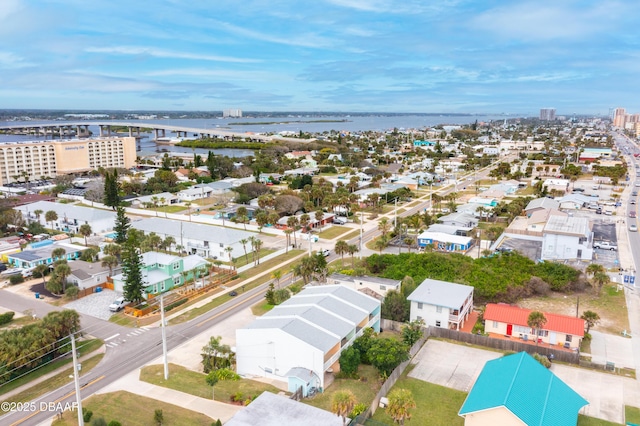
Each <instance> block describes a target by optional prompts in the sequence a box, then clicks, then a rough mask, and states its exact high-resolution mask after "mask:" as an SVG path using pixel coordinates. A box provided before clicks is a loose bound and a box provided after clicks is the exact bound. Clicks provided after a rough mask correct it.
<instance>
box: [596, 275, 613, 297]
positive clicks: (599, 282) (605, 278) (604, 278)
mask: <svg viewBox="0 0 640 426" xmlns="http://www.w3.org/2000/svg"><path fill="white" fill-rule="evenodd" d="M593 281H594V284H595V285H596V292H597V293H598V296H599V295H600V291H601V290H602V286H604V285H605V284H609V283H610V282H611V278H610V277H609V274H607V273H606V272H596V273H595V274H593Z"/></svg>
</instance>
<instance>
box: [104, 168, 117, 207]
mask: <svg viewBox="0 0 640 426" xmlns="http://www.w3.org/2000/svg"><path fill="white" fill-rule="evenodd" d="M119 191H120V187H119V185H118V171H117V170H116V169H113V173H109V171H108V170H107V171H106V172H105V175H104V204H105V205H106V206H109V207H111V208H113V209H114V210H115V209H116V207H117V206H119V205H120V195H119V194H118V192H119Z"/></svg>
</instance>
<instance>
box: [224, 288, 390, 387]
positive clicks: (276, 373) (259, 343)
mask: <svg viewBox="0 0 640 426" xmlns="http://www.w3.org/2000/svg"><path fill="white" fill-rule="evenodd" d="M369 327H370V328H373V329H374V330H375V331H376V332H379V331H380V301H378V300H376V299H374V298H373V297H370V296H367V295H365V294H362V293H360V292H358V291H356V290H353V289H351V288H349V287H346V286H342V285H324V286H312V287H305V288H304V289H303V290H302V291H301V292H300V293H298V294H296V295H295V296H293V297H291V298H290V299H289V300H287V301H285V302H283V303H282V304H280V305H278V306H276V307H275V308H273V309H272V310H271V311H269V312H267V313H266V314H264V315H263V316H261V317H258V318H257V319H256V320H255V321H254V322H252V323H251V324H249V325H248V326H246V327H245V328H241V329H238V330H236V360H237V371H238V374H240V375H243V376H249V377H251V376H259V377H266V378H270V379H276V380H281V381H285V382H287V383H288V387H289V391H292V392H293V391H295V390H297V389H299V388H302V393H303V395H305V396H306V395H307V393H308V391H309V389H311V388H312V387H315V388H316V389H318V390H320V391H321V390H322V389H323V388H324V386H325V374H326V373H331V371H333V372H337V371H339V369H340V364H339V363H338V360H339V358H340V354H341V353H342V351H343V350H344V349H346V348H348V347H349V346H350V345H351V344H352V343H353V341H354V340H355V339H356V338H357V337H359V336H360V335H361V334H362V333H363V332H364V329H365V328H369Z"/></svg>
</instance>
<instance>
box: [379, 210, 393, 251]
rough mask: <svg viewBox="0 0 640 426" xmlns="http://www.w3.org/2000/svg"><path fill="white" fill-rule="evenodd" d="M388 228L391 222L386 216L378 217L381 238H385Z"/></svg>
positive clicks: (389, 228)
mask: <svg viewBox="0 0 640 426" xmlns="http://www.w3.org/2000/svg"><path fill="white" fill-rule="evenodd" d="M390 230H391V223H390V222H389V219H387V218H386V217H383V218H382V219H380V221H379V222H378V231H380V232H381V233H382V238H385V237H386V236H387V234H388V233H389V231H390ZM385 247H386V246H385Z"/></svg>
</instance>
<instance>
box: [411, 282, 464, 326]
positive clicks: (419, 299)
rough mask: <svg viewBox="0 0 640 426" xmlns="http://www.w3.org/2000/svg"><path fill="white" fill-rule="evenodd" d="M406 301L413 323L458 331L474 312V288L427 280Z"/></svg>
mask: <svg viewBox="0 0 640 426" xmlns="http://www.w3.org/2000/svg"><path fill="white" fill-rule="evenodd" d="M407 300H409V301H410V302H411V313H410V316H409V320H410V321H415V320H420V319H421V320H423V321H424V323H425V325H426V326H427V327H429V326H433V327H444V328H452V329H454V330H459V329H460V328H462V327H463V326H464V322H465V321H466V320H467V319H468V318H469V314H470V313H471V311H472V309H473V287H471V286H468V285H464V284H456V283H451V282H447V281H440V280H432V279H430V278H427V279H425V280H424V281H423V282H422V284H420V285H419V286H418V288H416V289H415V290H414V291H413V292H412V293H411V294H410V295H409V297H407Z"/></svg>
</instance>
